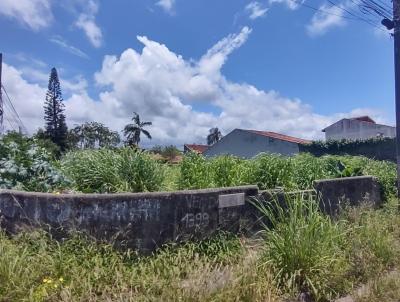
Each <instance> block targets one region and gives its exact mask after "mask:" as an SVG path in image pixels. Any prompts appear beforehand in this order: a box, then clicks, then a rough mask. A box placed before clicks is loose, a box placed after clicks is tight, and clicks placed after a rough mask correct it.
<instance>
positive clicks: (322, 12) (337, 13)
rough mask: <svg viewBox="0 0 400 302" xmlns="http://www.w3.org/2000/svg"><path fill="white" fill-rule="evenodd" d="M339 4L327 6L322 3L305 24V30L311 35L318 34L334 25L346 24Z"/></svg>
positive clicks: (323, 32)
mask: <svg viewBox="0 0 400 302" xmlns="http://www.w3.org/2000/svg"><path fill="white" fill-rule="evenodd" d="M342 6H344V4H341V5H339V6H329V5H328V4H323V5H321V6H320V8H319V11H318V12H316V13H315V14H314V15H313V17H312V18H311V21H310V23H309V24H308V25H307V26H306V29H307V32H308V33H309V34H310V35H311V36H319V35H323V34H325V33H326V32H327V31H328V30H330V29H332V28H334V27H340V26H344V25H345V24H346V22H345V20H344V19H343V14H344V10H343V9H341V7H342Z"/></svg>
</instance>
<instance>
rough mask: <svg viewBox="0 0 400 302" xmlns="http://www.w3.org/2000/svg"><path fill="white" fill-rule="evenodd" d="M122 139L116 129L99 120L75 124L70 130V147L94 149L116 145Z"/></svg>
mask: <svg viewBox="0 0 400 302" xmlns="http://www.w3.org/2000/svg"><path fill="white" fill-rule="evenodd" d="M120 141H121V139H120V136H119V134H118V132H116V131H112V130H110V129H109V128H108V127H106V126H105V125H103V124H101V123H97V122H86V123H84V124H82V125H78V126H75V127H74V128H73V129H71V130H69V132H68V145H69V146H70V148H80V149H94V148H104V147H116V146H117V145H118V144H119V143H120Z"/></svg>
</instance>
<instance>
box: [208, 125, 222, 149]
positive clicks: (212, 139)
mask: <svg viewBox="0 0 400 302" xmlns="http://www.w3.org/2000/svg"><path fill="white" fill-rule="evenodd" d="M221 138H222V134H221V131H219V129H218V128H217V127H215V128H211V129H210V132H209V134H208V135H207V145H209V146H211V145H213V144H215V143H216V142H218V141H219V140H220V139H221Z"/></svg>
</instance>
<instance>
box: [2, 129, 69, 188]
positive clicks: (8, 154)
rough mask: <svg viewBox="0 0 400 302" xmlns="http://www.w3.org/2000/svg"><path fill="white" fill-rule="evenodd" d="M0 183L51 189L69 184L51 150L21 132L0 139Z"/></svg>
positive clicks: (19, 186) (7, 186)
mask: <svg viewBox="0 0 400 302" xmlns="http://www.w3.org/2000/svg"><path fill="white" fill-rule="evenodd" d="M0 156H1V158H0V187H1V188H3V189H13V188H14V189H22V190H26V191H39V192H50V191H54V190H58V189H63V188H65V187H66V186H67V185H68V181H67V180H66V178H65V177H64V176H63V175H62V174H61V173H60V171H59V170H58V169H57V168H56V167H55V166H56V165H55V163H54V161H53V160H52V156H51V154H49V152H47V150H46V149H44V148H42V147H40V146H38V145H37V144H36V141H35V140H32V139H29V138H26V137H24V136H22V135H20V134H15V133H12V134H9V135H5V136H4V137H3V138H1V139H0Z"/></svg>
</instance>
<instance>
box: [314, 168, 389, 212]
mask: <svg viewBox="0 0 400 302" xmlns="http://www.w3.org/2000/svg"><path fill="white" fill-rule="evenodd" d="M314 188H315V190H316V192H317V196H318V198H319V200H320V207H321V209H322V210H323V211H324V212H326V213H327V214H330V215H334V214H336V213H337V211H338V210H339V209H340V207H342V206H346V205H348V206H357V205H360V204H361V203H371V204H374V205H380V204H381V203H382V195H381V188H380V185H379V183H378V181H377V179H376V178H375V177H373V176H357V177H345V178H335V179H324V180H318V181H315V182H314Z"/></svg>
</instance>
